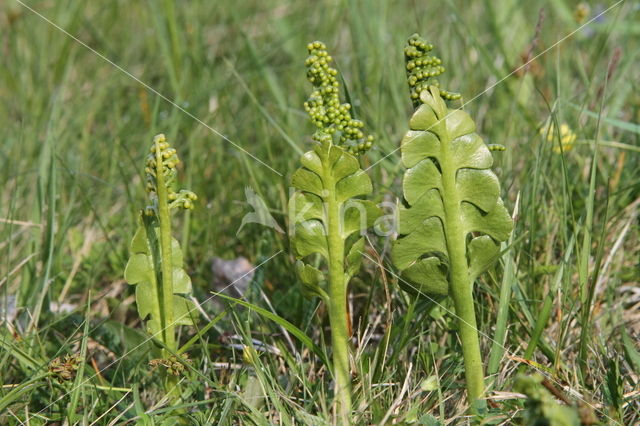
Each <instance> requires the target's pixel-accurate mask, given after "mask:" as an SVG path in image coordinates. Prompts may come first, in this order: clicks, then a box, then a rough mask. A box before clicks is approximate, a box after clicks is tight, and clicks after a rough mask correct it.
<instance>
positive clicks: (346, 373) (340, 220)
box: [289, 42, 380, 424]
mask: <svg viewBox="0 0 640 426" xmlns="http://www.w3.org/2000/svg"><path fill="white" fill-rule="evenodd" d="M308 50H309V57H308V59H307V61H306V66H307V77H308V79H309V81H310V82H311V84H312V85H313V87H314V90H313V92H312V94H311V96H310V98H309V100H308V101H307V102H306V103H305V109H306V110H307V112H308V113H309V116H310V117H311V121H312V122H313V123H314V124H315V126H316V127H317V130H316V132H315V133H314V135H313V140H314V142H315V145H314V147H313V149H312V150H311V151H309V152H307V153H305V154H304V155H303V156H302V158H301V163H302V167H301V168H300V169H298V170H297V171H296V172H295V173H294V175H293V177H292V185H293V186H294V187H295V188H296V189H297V191H296V192H295V193H294V195H293V196H292V197H291V199H290V202H289V213H290V226H291V231H290V233H291V240H292V247H293V250H294V252H295V255H296V257H297V258H298V259H299V260H298V262H297V264H296V269H297V272H298V275H299V277H300V279H301V281H302V282H303V285H304V289H305V291H306V292H307V293H309V294H312V295H316V296H319V297H320V298H321V299H322V300H323V301H324V302H325V303H326V305H327V307H328V311H329V321H330V326H331V341H332V349H333V372H334V378H335V392H334V393H335V397H334V400H335V406H336V413H337V416H338V419H339V423H340V424H346V423H348V422H349V417H350V412H351V373H350V367H349V365H350V362H349V322H348V321H349V317H348V312H347V287H348V284H349V281H350V279H351V277H353V275H354V274H355V273H356V272H357V271H358V270H359V268H360V264H361V261H362V251H363V249H364V237H363V236H362V235H361V233H362V232H364V230H366V228H367V227H369V226H371V225H372V224H373V222H374V221H375V219H376V218H378V217H379V216H380V211H379V209H378V208H377V206H376V205H375V204H374V203H373V202H371V201H367V200H364V199H360V198H356V197H360V196H363V195H367V194H369V193H371V191H372V185H371V180H370V179H369V177H368V176H367V175H366V174H365V172H364V171H363V170H362V169H361V167H360V164H359V161H358V159H357V157H356V156H355V155H358V154H360V153H363V152H365V151H366V150H368V149H369V148H371V145H372V142H373V137H372V136H366V135H365V133H364V131H363V123H362V121H360V120H356V119H354V118H353V117H352V114H351V105H350V104H348V103H341V102H340V98H339V84H338V81H337V79H336V75H337V71H336V70H335V69H333V68H331V67H330V66H329V63H330V62H331V57H330V56H329V55H328V54H327V51H326V47H325V45H324V44H323V43H321V42H313V43H310V44H309V46H308ZM354 154H355V155H354ZM314 254H319V255H320V256H321V257H322V258H323V260H324V262H325V265H326V269H325V268H321V269H318V268H316V267H315V266H313V265H312V264H310V263H308V262H309V258H310V257H312V255H314Z"/></svg>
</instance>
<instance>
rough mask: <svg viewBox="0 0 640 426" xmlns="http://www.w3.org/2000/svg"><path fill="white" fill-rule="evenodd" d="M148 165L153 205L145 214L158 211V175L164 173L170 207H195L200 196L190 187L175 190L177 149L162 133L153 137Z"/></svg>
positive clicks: (178, 160) (147, 171) (149, 186)
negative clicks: (190, 189) (189, 188)
mask: <svg viewBox="0 0 640 426" xmlns="http://www.w3.org/2000/svg"><path fill="white" fill-rule="evenodd" d="M149 151H150V153H149V155H148V156H147V162H146V166H145V168H144V172H145V176H146V180H147V192H148V193H149V198H150V199H151V205H150V206H147V208H146V209H145V214H147V215H148V216H152V215H154V214H156V213H157V204H158V190H159V188H158V175H159V173H162V176H163V178H164V188H163V190H165V191H166V192H167V199H168V201H169V208H170V209H171V208H175V207H179V208H183V209H185V210H190V209H193V207H194V204H193V202H194V201H195V200H197V199H198V196H197V195H196V194H195V193H193V192H192V191H189V190H188V189H181V190H180V191H178V192H176V191H174V190H173V183H174V182H175V179H176V176H177V174H178V169H177V168H176V166H177V165H178V163H180V159H179V158H178V153H177V151H176V150H175V149H174V148H172V147H171V146H170V145H169V142H167V138H166V137H165V135H163V134H162V133H161V134H159V135H156V136H155V137H154V138H153V144H152V145H151V148H150V149H149Z"/></svg>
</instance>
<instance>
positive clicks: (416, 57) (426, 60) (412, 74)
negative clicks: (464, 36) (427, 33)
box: [404, 34, 460, 107]
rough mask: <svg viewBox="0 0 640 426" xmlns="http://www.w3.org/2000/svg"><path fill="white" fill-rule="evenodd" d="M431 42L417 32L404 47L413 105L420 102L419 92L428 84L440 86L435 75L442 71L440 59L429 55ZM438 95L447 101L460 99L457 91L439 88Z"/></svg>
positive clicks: (425, 88) (431, 46) (427, 86)
mask: <svg viewBox="0 0 640 426" xmlns="http://www.w3.org/2000/svg"><path fill="white" fill-rule="evenodd" d="M431 49H433V44H431V43H428V42H426V41H425V40H424V39H423V38H422V37H420V36H419V35H418V34H414V35H412V36H411V37H409V40H408V41H407V46H406V47H405V48H404V59H405V63H406V64H407V81H408V83H409V91H410V92H411V100H412V101H413V105H414V107H415V106H418V105H419V104H420V92H422V91H423V90H427V89H428V88H429V86H436V87H438V88H439V87H440V83H438V80H436V78H435V77H437V76H439V75H440V74H442V73H443V72H444V67H443V66H442V65H441V64H442V61H441V60H440V58H437V57H436V56H431V55H429V52H430V51H431ZM440 96H441V97H442V98H443V99H445V100H448V101H451V100H455V99H460V94H459V93H454V92H448V91H446V90H443V89H440Z"/></svg>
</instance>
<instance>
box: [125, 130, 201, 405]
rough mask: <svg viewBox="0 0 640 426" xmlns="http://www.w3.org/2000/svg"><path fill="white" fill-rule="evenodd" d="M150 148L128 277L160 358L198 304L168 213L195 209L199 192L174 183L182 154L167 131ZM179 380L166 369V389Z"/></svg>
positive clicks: (172, 346) (167, 355) (169, 349)
mask: <svg viewBox="0 0 640 426" xmlns="http://www.w3.org/2000/svg"><path fill="white" fill-rule="evenodd" d="M150 151H151V153H150V154H149V155H148V156H147V159H146V167H145V175H146V180H147V193H148V194H149V200H150V204H149V205H148V206H147V207H146V208H145V209H144V211H143V212H141V215H140V217H141V219H140V226H139V227H138V230H137V231H136V233H135V235H134V237H133V239H132V240H131V257H130V258H129V262H128V263H127V266H126V269H125V272H124V277H125V279H126V281H127V282H128V283H129V284H132V285H136V305H137V307H138V314H139V315H140V318H142V319H143V320H144V319H146V320H147V323H146V326H147V327H146V328H147V332H148V333H149V334H151V336H152V337H153V338H154V339H157V341H159V342H160V343H161V346H162V359H164V360H171V359H172V357H173V356H174V355H173V354H175V353H176V351H177V349H178V346H177V342H176V336H175V334H176V330H175V327H176V325H193V319H192V318H193V313H194V310H195V306H194V305H193V303H192V302H191V301H190V300H188V299H187V298H185V297H184V296H185V295H187V294H189V293H190V292H191V278H190V277H189V275H187V273H186V272H185V270H184V269H183V267H182V250H181V249H180V244H179V243H178V241H177V240H176V239H175V238H173V237H172V236H171V215H170V214H171V210H173V209H192V208H193V206H194V204H193V203H194V201H195V200H196V199H197V197H196V194H194V193H193V192H191V191H189V190H185V189H183V190H180V191H179V192H175V191H174V190H173V189H172V187H173V183H174V180H175V178H176V175H177V169H176V165H177V164H178V163H179V161H180V160H179V159H178V155H177V153H176V150H175V149H173V148H171V146H169V143H168V142H167V140H166V138H165V136H164V135H163V134H159V135H157V136H155V137H154V138H153V145H152V146H151V149H150ZM158 364H161V365H165V364H164V363H161V362H160V363H158ZM175 383H176V380H175V377H173V375H168V377H167V380H166V381H165V389H166V390H167V392H168V393H170V394H171V395H174V396H175V395H176V394H177V389H176V386H175Z"/></svg>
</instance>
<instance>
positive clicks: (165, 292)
mask: <svg viewBox="0 0 640 426" xmlns="http://www.w3.org/2000/svg"><path fill="white" fill-rule="evenodd" d="M159 144H160V139H159V138H156V141H155V145H156V150H155V153H156V170H157V172H156V179H157V181H156V182H157V184H156V187H157V194H158V221H159V223H160V265H161V271H162V274H161V275H162V276H161V280H162V281H161V284H160V285H159V286H158V287H159V288H158V290H159V291H158V295H159V302H160V327H161V330H162V332H161V336H159V337H161V340H162V342H163V343H164V345H165V346H166V347H167V348H168V350H167V349H163V351H162V352H163V358H169V357H170V356H171V354H172V353H175V352H176V350H177V346H176V340H175V324H174V323H175V321H174V317H173V270H172V268H171V219H170V214H169V200H168V194H167V185H166V183H165V176H164V173H163V164H162V162H163V158H162V150H161V149H160V146H159ZM165 390H166V391H167V392H168V393H171V394H173V395H176V392H177V388H176V380H175V378H174V377H172V376H171V375H168V376H167V379H166V381H165Z"/></svg>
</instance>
